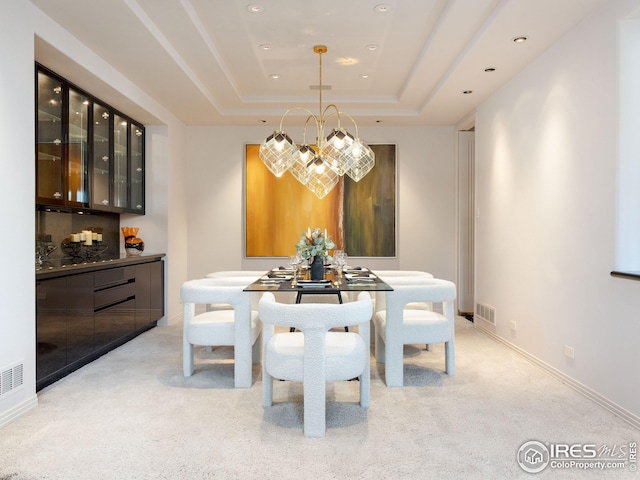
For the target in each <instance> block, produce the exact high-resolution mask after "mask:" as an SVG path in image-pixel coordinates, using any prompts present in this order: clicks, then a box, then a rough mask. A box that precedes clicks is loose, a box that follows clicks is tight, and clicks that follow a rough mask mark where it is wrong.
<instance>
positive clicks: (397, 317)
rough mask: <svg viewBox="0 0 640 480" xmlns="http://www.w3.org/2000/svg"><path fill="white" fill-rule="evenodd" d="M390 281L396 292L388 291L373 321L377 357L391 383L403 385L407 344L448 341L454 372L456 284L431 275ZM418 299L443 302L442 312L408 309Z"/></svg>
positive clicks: (450, 369) (448, 368)
mask: <svg viewBox="0 0 640 480" xmlns="http://www.w3.org/2000/svg"><path fill="white" fill-rule="evenodd" d="M386 281H387V283H389V285H391V287H393V291H391V292H386V306H385V308H384V309H379V310H377V311H376V313H375V315H374V317H373V321H374V325H375V354H376V360H377V361H378V362H379V363H384V364H385V382H386V384H387V386H389V387H401V386H402V385H403V376H404V374H403V370H404V359H403V349H404V345H411V344H418V343H424V344H433V343H444V344H445V363H446V372H447V374H449V375H454V373H455V348H454V341H455V332H454V319H455V317H454V314H453V304H454V301H455V298H456V287H455V285H454V284H453V283H451V282H449V281H446V280H440V279H436V278H429V277H423V278H416V277H397V278H389V279H387V280H386ZM415 302H421V303H441V304H442V313H438V312H435V311H431V310H424V309H411V308H406V305H407V304H410V303H415Z"/></svg>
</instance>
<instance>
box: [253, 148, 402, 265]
mask: <svg viewBox="0 0 640 480" xmlns="http://www.w3.org/2000/svg"><path fill="white" fill-rule="evenodd" d="M369 147H371V149H372V150H373V152H374V153H375V156H376V162H375V166H374V167H373V169H372V170H371V171H370V172H369V173H368V174H367V175H366V176H365V177H364V178H363V179H361V180H360V181H359V182H354V181H353V180H351V178H350V177H349V176H347V175H344V176H343V177H342V178H340V181H339V182H338V185H336V186H335V188H334V189H333V190H332V191H331V192H330V193H329V194H328V195H327V196H325V197H324V198H323V199H319V198H318V197H316V196H315V195H314V194H313V193H312V192H311V191H310V190H309V189H307V187H305V186H304V185H302V184H301V183H300V182H298V180H296V178H295V177H294V176H293V175H291V173H289V172H285V174H284V175H282V177H280V178H278V177H276V176H274V175H273V174H272V173H271V172H270V171H269V169H268V168H267V167H266V166H265V165H264V164H263V163H262V161H261V160H260V157H259V155H258V154H259V150H260V145H256V144H249V145H246V151H245V189H244V193H245V255H246V257H286V256H289V255H293V254H294V253H295V251H296V247H295V245H296V243H298V241H299V239H300V237H301V236H302V235H303V232H306V230H307V228H311V229H313V228H316V227H318V228H321V229H323V230H324V229H325V228H326V230H327V233H328V234H329V237H330V238H331V239H332V240H333V241H334V242H335V244H336V249H341V250H345V251H346V252H347V255H349V256H353V257H395V256H396V146H395V145H369Z"/></svg>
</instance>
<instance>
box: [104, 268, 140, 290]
mask: <svg viewBox="0 0 640 480" xmlns="http://www.w3.org/2000/svg"><path fill="white" fill-rule="evenodd" d="M135 278H136V268H135V267H134V266H132V267H122V268H113V269H109V270H101V271H99V272H96V273H95V280H94V282H95V283H94V286H95V288H96V290H99V289H101V288H105V287H108V286H109V285H118V284H120V283H127V282H132V281H134V280H135Z"/></svg>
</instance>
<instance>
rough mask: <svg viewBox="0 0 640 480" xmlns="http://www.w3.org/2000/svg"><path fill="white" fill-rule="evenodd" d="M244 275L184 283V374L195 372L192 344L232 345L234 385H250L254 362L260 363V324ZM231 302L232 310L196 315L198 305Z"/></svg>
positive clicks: (181, 291) (237, 386)
mask: <svg viewBox="0 0 640 480" xmlns="http://www.w3.org/2000/svg"><path fill="white" fill-rule="evenodd" d="M247 285H248V283H246V282H245V281H244V279H243V278H232V277H228V278H202V279H197V280H189V281H187V282H185V283H183V284H182V288H181V289H180V295H181V297H182V301H183V303H184V305H183V322H184V326H183V373H184V376H185V377H190V376H191V375H192V374H193V346H194V345H204V346H222V345H226V346H233V355H234V385H235V387H236V388H239V387H244V388H248V387H250V386H251V365H252V363H259V361H260V348H261V342H260V341H259V340H258V339H259V337H260V332H261V324H260V321H259V319H258V312H257V311H256V310H252V308H251V294H249V293H247V292H243V289H244V288H245V287H246V286H247ZM198 304H204V305H207V306H208V305H211V304H228V305H230V306H231V308H230V309H220V310H210V311H206V312H204V313H199V314H196V305H198Z"/></svg>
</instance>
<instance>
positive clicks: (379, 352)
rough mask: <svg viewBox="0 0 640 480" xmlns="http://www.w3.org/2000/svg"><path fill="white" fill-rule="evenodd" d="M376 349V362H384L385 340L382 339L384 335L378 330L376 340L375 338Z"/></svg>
mask: <svg viewBox="0 0 640 480" xmlns="http://www.w3.org/2000/svg"><path fill="white" fill-rule="evenodd" d="M374 343H375V345H374V351H375V355H376V362H378V363H384V361H385V360H384V359H385V355H386V354H385V346H384V340H382V337H381V336H380V335H379V334H378V333H377V332H376V333H375V340H374Z"/></svg>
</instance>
